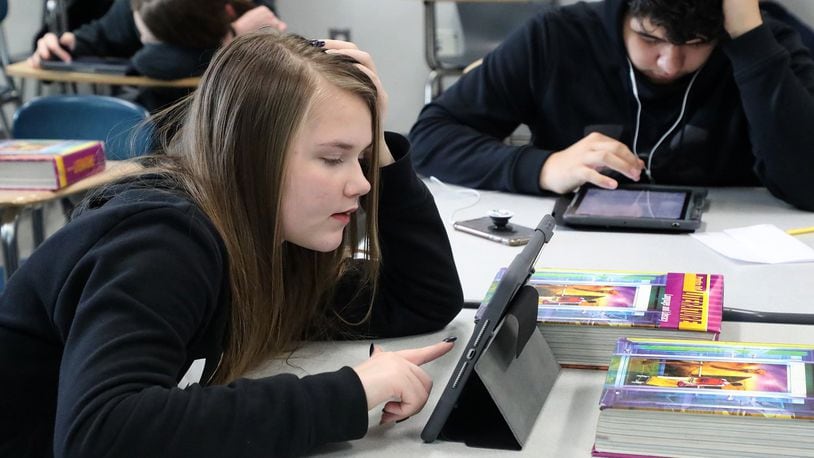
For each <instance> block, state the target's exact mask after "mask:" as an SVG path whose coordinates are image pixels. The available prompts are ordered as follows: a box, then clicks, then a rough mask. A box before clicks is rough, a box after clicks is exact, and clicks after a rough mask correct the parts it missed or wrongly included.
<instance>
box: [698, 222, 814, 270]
mask: <svg viewBox="0 0 814 458" xmlns="http://www.w3.org/2000/svg"><path fill="white" fill-rule="evenodd" d="M691 235H692V237H694V238H695V239H696V240H698V241H700V242H701V243H703V244H704V245H706V246H708V247H710V248H712V249H713V250H715V251H717V252H718V253H720V254H722V255H724V256H726V257H728V258H732V259H737V260H739V261H747V262H759V263H763V264H779V263H783V262H805V261H814V249H812V248H811V247H810V246H808V245H806V244H805V243H803V242H801V241H799V240H797V239H796V238H794V237H793V236H791V235H789V234H787V233H785V232H784V231H783V230H782V229H780V228H779V227H777V226H775V225H773V224H758V225H756V226H747V227H738V228H734V229H726V230H724V231H723V232H704V233H698V234H691Z"/></svg>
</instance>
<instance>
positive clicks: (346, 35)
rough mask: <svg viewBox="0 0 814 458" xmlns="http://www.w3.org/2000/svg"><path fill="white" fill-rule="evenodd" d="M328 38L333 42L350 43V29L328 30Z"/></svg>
mask: <svg viewBox="0 0 814 458" xmlns="http://www.w3.org/2000/svg"><path fill="white" fill-rule="evenodd" d="M328 38H330V39H331V40H342V41H350V29H349V28H345V29H339V28H331V29H328Z"/></svg>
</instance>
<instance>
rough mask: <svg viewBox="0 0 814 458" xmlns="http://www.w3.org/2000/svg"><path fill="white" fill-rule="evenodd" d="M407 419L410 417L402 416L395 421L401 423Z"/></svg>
mask: <svg viewBox="0 0 814 458" xmlns="http://www.w3.org/2000/svg"><path fill="white" fill-rule="evenodd" d="M409 419H410V417H406V418H402V419H401V420H396V423H401V422H403V421H404V420H409Z"/></svg>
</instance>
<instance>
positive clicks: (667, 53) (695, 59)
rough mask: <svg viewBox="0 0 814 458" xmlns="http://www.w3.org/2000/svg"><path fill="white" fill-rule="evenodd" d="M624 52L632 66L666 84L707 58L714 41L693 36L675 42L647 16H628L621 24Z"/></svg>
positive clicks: (657, 81)
mask: <svg viewBox="0 0 814 458" xmlns="http://www.w3.org/2000/svg"><path fill="white" fill-rule="evenodd" d="M622 35H623V38H624V41H625V48H626V49H627V55H628V57H629V58H630V61H631V62H632V63H633V66H634V67H635V68H636V70H638V71H639V72H641V73H642V74H643V75H644V76H646V77H647V79H649V80H650V81H652V82H653V83H656V84H668V83H672V82H673V81H675V80H677V79H679V78H681V77H683V76H686V75H689V74H691V73H693V72H695V71H696V70H698V69H699V68H701V66H702V65H704V63H705V62H706V61H707V59H709V55H710V54H712V50H713V49H715V45H716V43H715V42H714V41H707V40H704V39H703V38H696V39H694V40H690V41H688V42H686V43H682V44H675V43H670V41H668V40H667V32H666V31H665V30H664V28H663V27H659V26H656V25H654V24H653V23H652V22H650V19H649V18H646V17H645V18H636V17H632V16H630V15H627V16H626V17H625V19H624V22H623V26H622Z"/></svg>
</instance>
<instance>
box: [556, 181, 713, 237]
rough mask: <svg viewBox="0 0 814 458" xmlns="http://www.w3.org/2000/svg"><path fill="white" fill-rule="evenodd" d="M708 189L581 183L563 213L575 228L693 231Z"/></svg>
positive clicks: (563, 219)
mask: <svg viewBox="0 0 814 458" xmlns="http://www.w3.org/2000/svg"><path fill="white" fill-rule="evenodd" d="M706 196H707V190H706V189H703V188H694V187H681V186H657V185H626V186H620V187H619V188H617V189H603V188H597V187H594V186H582V187H581V188H580V189H579V191H577V193H576V194H575V195H574V197H573V198H572V199H571V201H570V202H569V203H568V205H567V207H566V208H565V211H564V212H563V213H562V217H561V218H562V222H563V223H564V224H566V225H568V226H574V227H582V226H584V227H601V228H616V229H631V230H636V229H643V230H649V231H664V232H692V231H694V230H696V229H698V227H699V226H700V225H701V214H702V213H703V211H704V209H705V206H706Z"/></svg>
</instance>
